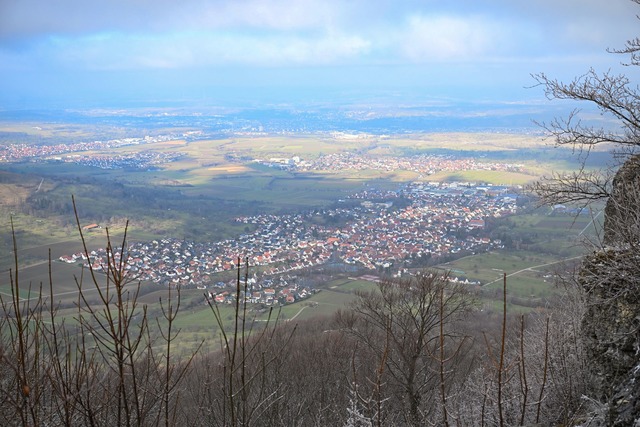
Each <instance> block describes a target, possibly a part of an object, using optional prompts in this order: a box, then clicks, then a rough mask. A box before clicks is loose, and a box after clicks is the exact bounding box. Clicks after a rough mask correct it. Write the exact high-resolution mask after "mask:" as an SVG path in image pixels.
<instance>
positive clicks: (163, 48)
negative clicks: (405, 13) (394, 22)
mask: <svg viewBox="0 0 640 427" xmlns="http://www.w3.org/2000/svg"><path fill="white" fill-rule="evenodd" d="M370 48H371V43H370V42H369V41H367V40H366V39H363V38H361V37H359V36H356V35H349V34H342V33H328V34H327V33H318V34H314V35H305V36H299V35H291V34H288V35H282V34H278V33H261V32H257V33H240V34H237V33H232V32H180V33H165V34H160V35H153V34H152V35H149V34H136V35H132V34H122V33H100V34H94V35H91V36H83V37H50V38H49V39H48V40H47V41H45V42H43V43H41V44H39V45H38V47H37V48H35V49H34V52H33V55H32V56H34V57H39V58H40V59H41V60H43V61H45V62H51V63H53V64H57V66H59V67H63V68H85V69H93V70H129V69H134V70H135V69H150V68H161V69H162V68H174V69H183V68H199V67H212V66H224V65H257V66H297V65H325V64H332V63H335V62H342V63H344V62H349V61H352V60H353V58H358V57H360V56H362V55H366V54H367V52H368V51H369V50H370Z"/></svg>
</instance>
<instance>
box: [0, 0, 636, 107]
mask: <svg viewBox="0 0 640 427" xmlns="http://www.w3.org/2000/svg"><path fill="white" fill-rule="evenodd" d="M639 13H640V6H639V5H637V4H635V3H634V2H632V1H630V0H607V1H603V0H527V1H524V0H486V1H480V0H450V1H445V0H297V1H295V0H209V1H206V0H179V1H178V0H93V1H87V0H56V1H50V0H0V109H1V108H3V106H4V108H29V107H33V106H38V105H40V106H45V105H47V106H56V107H66V106H69V107H71V106H73V107H77V106H86V107H91V106H99V105H111V106H117V105H118V104H122V105H126V104H127V103H129V104H131V103H136V102H138V103H147V104H153V103H158V104H161V103H163V102H164V103H166V102H171V101H180V102H200V103H210V104H211V105H215V104H224V103H231V104H233V103H238V104H241V103H267V104H278V103H296V102H298V103H304V102H308V103H313V102H330V101H333V102H336V103H339V102H351V103H353V102H367V101H369V102H371V100H376V99H377V100H382V99H394V100H395V102H414V101H415V100H416V99H423V100H425V102H427V100H429V99H445V98H450V99H473V100H480V101H482V100H491V101H495V100H504V101H509V102H524V101H531V100H535V99H540V98H543V92H542V90H541V89H540V88H537V89H536V88H533V89H532V88H530V86H532V85H533V83H534V81H533V79H532V77H531V74H532V73H539V72H544V73H546V74H548V75H550V76H553V77H558V78H559V79H562V80H568V79H570V78H572V77H574V76H577V75H580V74H582V73H584V72H586V71H587V70H588V69H589V67H593V68H595V69H597V70H603V71H604V70H607V69H614V70H618V69H622V71H623V72H635V70H631V69H630V68H629V67H626V68H622V67H621V66H619V63H620V62H621V61H623V60H624V59H625V58H624V57H622V56H620V55H615V54H611V53H607V48H622V47H623V46H624V42H625V41H626V40H629V39H632V38H635V37H636V36H638V35H639V34H638V29H640V25H639V21H638V18H637V16H636V15H637V14H639Z"/></svg>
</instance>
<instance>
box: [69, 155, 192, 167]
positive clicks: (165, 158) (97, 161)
mask: <svg viewBox="0 0 640 427" xmlns="http://www.w3.org/2000/svg"><path fill="white" fill-rule="evenodd" d="M182 156H183V154H182V153H178V152H172V151H162V152H160V151H139V152H136V153H130V154H115V155H102V154H98V155H80V154H73V155H68V156H66V157H64V158H62V159H61V160H62V161H64V162H66V163H77V164H80V165H84V166H91V167H96V168H100V169H146V170H148V169H153V168H157V167H158V166H159V165H161V164H164V163H170V162H173V161H174V160H177V159H178V158H180V157H182Z"/></svg>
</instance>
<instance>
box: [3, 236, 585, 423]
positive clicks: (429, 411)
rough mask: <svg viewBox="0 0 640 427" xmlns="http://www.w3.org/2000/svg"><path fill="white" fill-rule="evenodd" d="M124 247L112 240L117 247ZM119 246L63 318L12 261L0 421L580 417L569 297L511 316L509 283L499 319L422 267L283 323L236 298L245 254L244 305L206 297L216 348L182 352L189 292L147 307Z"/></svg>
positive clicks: (573, 305) (581, 377)
mask: <svg viewBox="0 0 640 427" xmlns="http://www.w3.org/2000/svg"><path fill="white" fill-rule="evenodd" d="M78 229H79V231H80V232H81V235H82V231H81V230H80V227H79V226H78ZM123 239H124V240H123V241H122V242H119V244H118V245H117V246H116V244H113V243H112V242H111V238H108V239H107V242H106V244H107V248H108V249H110V251H109V252H110V253H112V254H114V253H115V250H116V249H115V248H116V247H121V248H126V234H125V236H124V237H123ZM15 244H16V242H15V240H14V245H15ZM85 251H88V248H87V247H86V242H85ZM120 251H121V252H120V257H116V256H112V257H110V258H109V259H108V262H107V265H105V266H104V267H103V270H104V271H105V272H106V274H104V275H102V274H99V273H97V272H96V271H93V269H92V268H89V269H88V270H86V271H85V273H84V275H83V276H80V277H77V279H76V287H77V301H76V305H75V309H74V311H75V314H74V315H72V316H67V317H65V318H64V320H62V319H60V318H59V316H58V314H59V307H58V305H57V302H56V301H55V300H54V298H44V297H42V296H41V295H43V293H38V295H40V296H36V297H35V298H25V294H24V292H23V288H22V287H21V286H20V280H21V274H20V273H21V272H20V268H19V262H18V258H17V256H16V257H15V258H14V267H13V268H12V269H11V271H10V279H11V280H10V285H11V286H10V294H11V296H10V297H5V296H3V297H2V307H1V317H0V322H1V323H0V330H1V331H2V335H1V339H2V341H1V344H0V350H1V351H0V357H1V358H2V363H1V364H0V365H1V366H2V367H3V368H2V369H3V375H2V380H1V382H0V402H1V403H0V420H1V422H2V424H4V425H42V424H45V423H46V424H50V425H69V426H72V425H95V426H100V425H105V426H106V425H179V424H184V425H212V426H223V425H224V426H227V425H231V426H240V425H242V426H249V425H265V426H267V425H268V426H275V425H283V426H284V425H286V426H291V425H365V426H366V425H411V426H423V425H429V424H433V425H513V424H518V425H522V424H526V423H543V424H552V423H563V424H567V423H571V422H575V421H576V420H577V418H576V417H578V416H579V414H580V416H581V414H584V413H585V411H584V410H583V408H582V403H583V402H581V400H580V396H582V395H583V394H588V388H589V378H590V377H589V375H588V374H587V372H586V371H585V369H586V368H585V360H584V356H583V352H582V350H581V346H580V342H579V340H577V339H576V328H577V323H578V319H579V318H580V315H581V311H580V310H581V309H580V305H579V304H577V301H575V300H573V299H566V300H565V304H564V306H563V310H562V311H561V312H557V313H553V315H552V314H551V312H547V313H546V314H545V315H537V314H530V315H528V316H519V317H515V316H513V315H510V314H509V313H508V310H507V291H506V289H507V279H506V276H505V277H503V281H502V306H501V310H500V311H498V313H499V314H498V315H496V314H492V313H490V312H482V311H480V310H479V308H480V306H479V305H478V300H477V295H476V294H475V292H474V290H473V288H470V287H468V286H466V285H464V284H461V283H458V284H454V283H451V282H450V281H448V280H447V275H446V274H444V275H443V274H434V273H430V272H422V273H419V274H417V275H415V276H413V277H411V278H407V279H399V280H394V281H383V282H382V283H380V284H379V285H378V286H376V287H375V289H371V287H369V286H366V284H365V283H357V282H353V281H351V282H344V283H343V284H342V285H340V284H338V283H335V285H334V286H343V285H344V286H346V285H350V286H353V287H355V288H357V291H356V294H355V296H354V297H353V299H352V302H351V303H350V304H349V305H348V306H347V307H346V308H345V309H343V310H340V311H338V312H337V313H336V314H335V315H331V316H324V317H314V318H312V319H311V321H304V320H299V319H297V318H296V319H295V320H293V321H289V322H284V321H283V319H282V317H281V315H280V313H278V312H277V311H275V310H273V311H271V312H270V313H269V314H267V315H266V318H264V319H262V320H263V321H260V319H257V318H256V317H255V316H254V315H252V314H251V313H250V312H249V311H248V305H247V304H245V303H244V302H243V298H241V295H243V293H244V292H246V289H247V285H246V283H247V277H248V270H247V268H248V266H243V265H242V264H241V263H240V260H239V265H238V269H237V280H236V283H237V286H236V297H237V298H236V303H235V305H234V306H232V307H231V308H229V307H228V306H224V307H221V306H217V305H216V304H215V303H213V302H212V301H209V303H208V305H209V309H208V310H209V314H208V315H209V316H210V319H213V322H215V323H216V324H217V325H218V328H217V331H218V332H217V333H215V335H216V338H217V339H216V341H217V342H218V343H219V344H218V345H215V346H208V347H207V348H203V347H198V348H196V349H193V350H191V351H186V350H185V349H184V348H183V347H180V345H179V343H180V340H181V334H182V332H181V330H180V328H179V324H180V318H181V316H183V315H184V314H185V313H184V312H183V305H182V304H183V301H182V299H181V294H180V290H179V289H178V290H175V289H174V290H167V291H166V294H165V295H164V296H163V297H162V298H161V299H160V307H161V309H160V311H159V312H156V313H151V312H150V311H149V310H148V306H147V305H145V304H143V303H142V302H141V295H140V290H141V284H140V283H135V282H134V283H130V282H129V280H128V276H127V274H126V269H125V267H126V263H127V257H126V252H125V251H124V249H122V250H120ZM15 253H17V251H15ZM48 286H49V287H50V290H49V291H50V293H49V295H53V286H54V284H53V281H52V280H50V281H49V282H48ZM363 287H364V289H369V290H363ZM96 297H97V300H96ZM90 300H91V302H90ZM574 310H575V311H574ZM212 334H214V333H213V332H212Z"/></svg>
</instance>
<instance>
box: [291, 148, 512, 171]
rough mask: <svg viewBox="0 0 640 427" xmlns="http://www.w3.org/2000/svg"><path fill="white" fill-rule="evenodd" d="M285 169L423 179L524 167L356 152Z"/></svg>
mask: <svg viewBox="0 0 640 427" xmlns="http://www.w3.org/2000/svg"><path fill="white" fill-rule="evenodd" d="M288 165H289V166H291V167H292V168H295V170H297V171H301V172H308V171H318V170H322V171H327V170H328V171H340V170H380V171H385V172H391V171H399V170H404V171H412V172H416V173H418V174H420V176H422V177H425V176H429V175H433V174H435V173H438V172H456V171H471V170H491V171H503V172H505V171H508V172H523V171H524V166H523V165H521V164H514V163H498V162H481V161H478V160H476V159H473V158H456V157H453V156H440V155H417V156H406V157H396V156H381V157H373V156H369V155H362V154H357V153H346V152H343V153H334V154H326V155H323V156H320V157H319V158H318V159H316V160H304V161H303V160H300V159H299V158H298V159H297V161H296V160H295V159H291V161H290V162H289V163H288Z"/></svg>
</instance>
